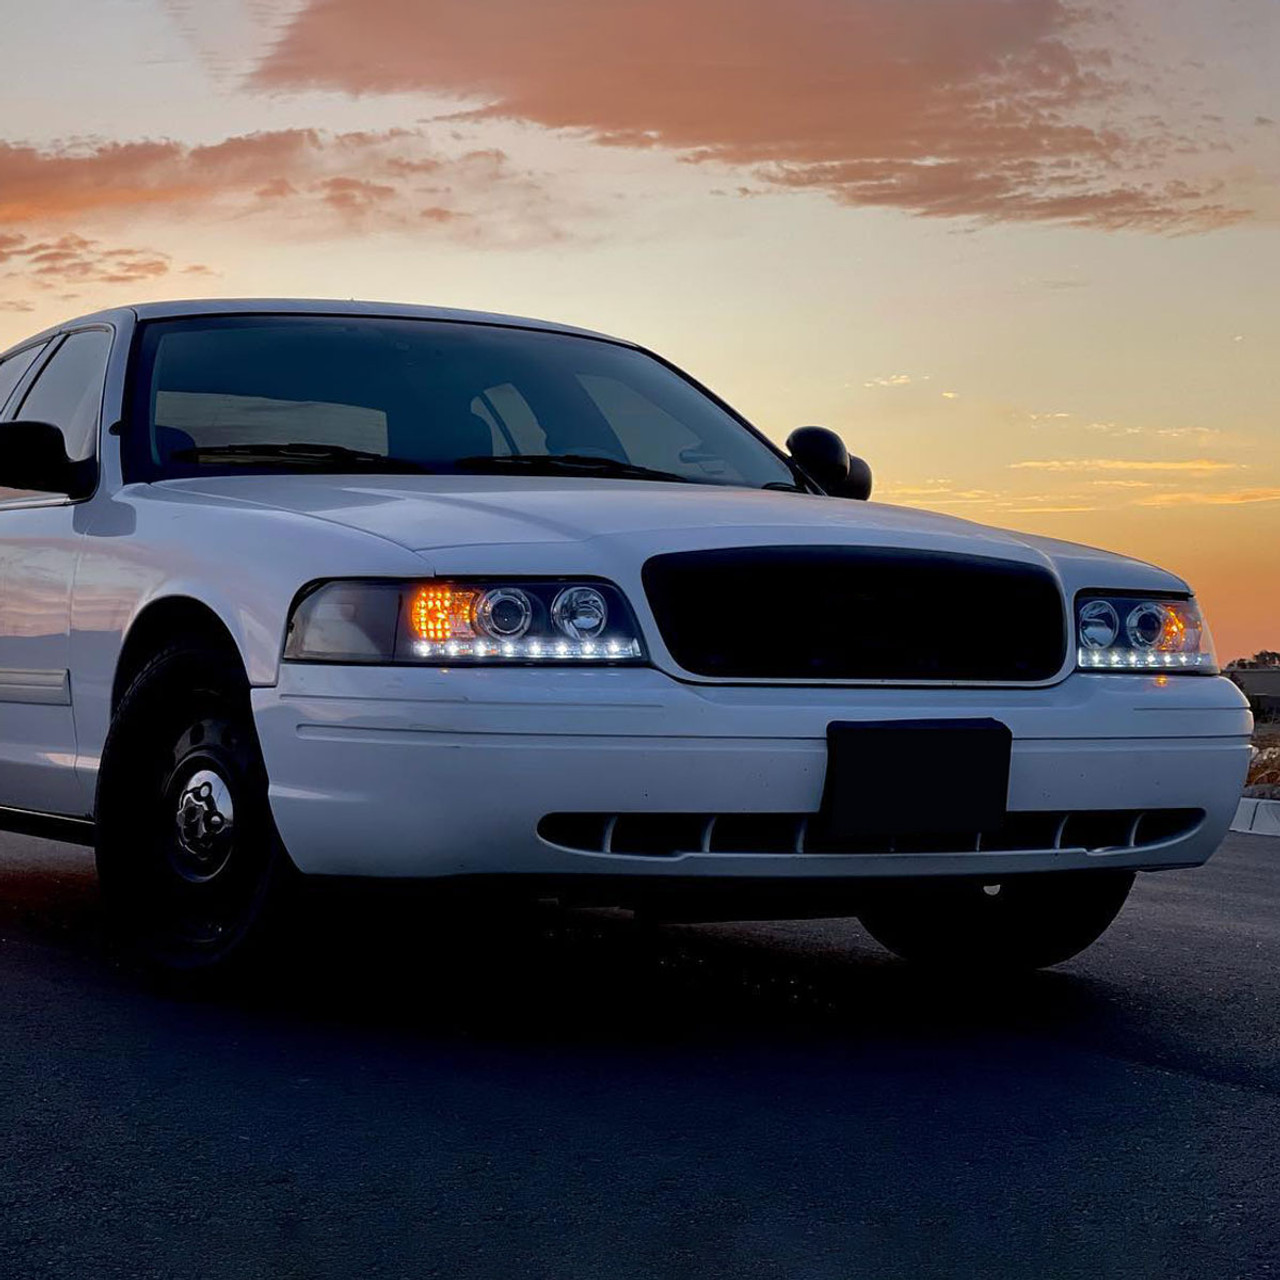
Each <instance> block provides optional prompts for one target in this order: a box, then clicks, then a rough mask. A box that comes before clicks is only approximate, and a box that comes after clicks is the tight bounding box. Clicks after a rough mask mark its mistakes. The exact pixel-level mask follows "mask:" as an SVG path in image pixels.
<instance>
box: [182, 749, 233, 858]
mask: <svg viewBox="0 0 1280 1280" xmlns="http://www.w3.org/2000/svg"><path fill="white" fill-rule="evenodd" d="M177 825H178V842H179V844H181V846H182V848H183V850H184V851H185V852H186V853H187V854H189V855H190V856H191V857H192V858H194V859H195V860H196V862H197V863H198V864H200V865H201V866H202V867H204V868H205V869H206V870H207V869H208V864H209V863H211V862H213V861H214V860H215V859H218V858H219V857H221V856H223V855H224V854H225V852H226V851H227V850H228V848H229V846H230V844H231V837H232V834H233V832H234V830H235V805H234V804H233V803H232V801H231V791H230V788H229V787H228V786H227V784H226V782H225V781H224V780H223V779H222V778H221V777H220V776H219V775H218V774H217V773H215V772H214V771H213V770H212V769H201V770H199V771H198V772H197V773H194V774H192V775H191V778H190V779H189V780H188V782H187V785H186V786H185V787H184V788H183V790H182V792H181V794H180V795H179V796H178V812H177Z"/></svg>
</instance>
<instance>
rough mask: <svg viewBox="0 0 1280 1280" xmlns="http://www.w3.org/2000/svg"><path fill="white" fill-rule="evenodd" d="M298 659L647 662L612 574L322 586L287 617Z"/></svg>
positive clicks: (288, 651)
mask: <svg viewBox="0 0 1280 1280" xmlns="http://www.w3.org/2000/svg"><path fill="white" fill-rule="evenodd" d="M284 656H285V658H286V659H289V660H290V661H294V662H342V663H397V664H399V663H421V664H427V665H433V666H445V665H449V664H452V663H466V664H484V665H499V664H502V663H529V664H534V665H539V666H547V665H554V664H556V663H569V664H573V665H578V664H582V663H596V664H608V663H619V662H631V663H634V662H642V661H644V660H645V649H644V643H643V641H642V640H641V638H640V630H639V627H638V626H637V625H636V621H635V615H634V614H633V613H632V611H631V607H630V605H629V604H628V603H627V601H626V598H625V597H624V596H623V594H622V592H621V591H619V590H618V588H617V587H615V586H613V585H612V584H611V583H607V582H565V581H547V580H536V579H512V580H509V581H501V582H493V581H447V582H446V581H439V580H433V581H429V582H377V581H373V582H367V581H335V582H324V583H319V584H316V585H315V586H314V587H312V588H310V589H309V590H307V591H306V592H304V593H303V594H302V596H301V597H300V598H299V600H298V601H297V603H296V604H295V606H294V610H293V614H292V616H291V617H290V619H289V632H288V638H287V639H286V641H285V651H284Z"/></svg>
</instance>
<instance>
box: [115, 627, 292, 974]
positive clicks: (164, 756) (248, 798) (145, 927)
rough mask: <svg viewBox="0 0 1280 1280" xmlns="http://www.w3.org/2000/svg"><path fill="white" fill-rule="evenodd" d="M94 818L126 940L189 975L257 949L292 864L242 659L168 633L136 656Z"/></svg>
mask: <svg viewBox="0 0 1280 1280" xmlns="http://www.w3.org/2000/svg"><path fill="white" fill-rule="evenodd" d="M96 817H97V864H98V876H99V879H100V881H101V886H102V894H103V899H104V903H105V905H106V908H107V912H108V917H109V920H110V921H111V923H112V925H113V926H114V931H115V932H116V933H117V934H118V935H119V936H120V938H121V940H122V941H123V942H124V943H125V945H126V946H127V947H128V948H129V949H130V950H132V951H133V952H134V953H135V954H137V955H138V956H139V957H140V958H142V959H143V960H144V961H145V962H147V963H148V964H149V965H151V966H153V967H155V968H157V969H159V970H161V971H162V972H165V973H168V974H170V975H183V976H185V977H186V978H187V979H188V980H190V981H191V982H196V983H198V982H200V981H203V980H215V979H216V980H218V981H221V980H224V979H226V978H228V977H230V976H232V975H234V974H238V973H242V972H244V971H245V970H246V969H247V968H248V967H249V966H250V964H251V963H252V961H253V960H254V959H256V958H257V957H258V956H259V955H260V954H261V951H262V950H263V944H264V942H265V940H267V939H268V938H269V936H270V932H271V928H272V926H273V925H274V924H275V923H276V922H277V919H278V917H279V916H280V915H281V914H282V910H283V907H284V904H285V902H286V900H287V898H288V897H289V896H290V890H291V888H292V887H293V881H294V879H295V878H296V875H297V873H296V872H295V871H294V869H293V866H292V864H291V863H290V862H289V859H288V855H287V854H286V853H285V851H284V849H283V847H282V845H281V843H280V839H279V836H278V835H277V833H276V829H275V825H274V823H273V822H272V819H271V811H270V807H269V805H268V802H267V777H266V770H265V768H264V767H263V763H262V754H261V750H260V748H259V746H258V740H257V734H256V732H255V731H254V726H253V716H252V712H251V710H250V706H249V689H248V682H247V681H246V679H245V676H244V672H243V670H242V669H241V667H240V664H239V662H238V660H236V659H235V658H233V657H231V656H230V655H228V654H226V653H223V652H220V651H218V650H213V649H210V648H207V647H201V646H199V645H198V644H191V643H187V644H183V643H175V644H173V645H171V646H170V647H168V648H166V649H164V650H163V651H162V652H160V653H158V654H157V655H156V656H155V657H154V658H152V659H151V660H150V661H149V662H147V663H146V665H145V666H143V668H142V669H141V670H140V671H139V672H138V674H137V676H136V677H135V678H134V679H133V681H132V682H131V683H130V685H129V688H128V689H127V690H126V692H125V694H124V696H123V697H122V698H121V700H120V705H119V707H118V709H117V711H116V715H115V718H114V719H113V721H112V725H111V731H110V733H109V734H108V736H107V742H106V746H105V748H104V751H103V758H102V767H101V771H100V773H99V780H98V797H97V814H96Z"/></svg>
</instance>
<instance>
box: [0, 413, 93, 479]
mask: <svg viewBox="0 0 1280 1280" xmlns="http://www.w3.org/2000/svg"><path fill="white" fill-rule="evenodd" d="M93 483H94V464H93V461H92V460H91V459H86V460H85V461H84V462H72V461H71V459H70V458H68V457H67V445H66V441H65V440H64V439H63V436H62V432H61V431H60V430H59V429H58V428H57V427H55V426H54V425H53V424H52V423H50V422H5V423H0V485H3V486H4V487H5V488H6V489H34V490H36V491H37V492H39V493H65V494H66V495H67V496H68V497H71V498H81V497H84V496H86V495H87V494H89V493H91V492H92V491H93Z"/></svg>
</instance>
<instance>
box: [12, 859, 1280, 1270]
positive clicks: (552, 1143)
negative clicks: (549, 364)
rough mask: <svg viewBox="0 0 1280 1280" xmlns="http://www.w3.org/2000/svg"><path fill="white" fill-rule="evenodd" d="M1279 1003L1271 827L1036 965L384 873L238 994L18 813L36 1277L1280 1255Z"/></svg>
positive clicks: (24, 1115)
mask: <svg viewBox="0 0 1280 1280" xmlns="http://www.w3.org/2000/svg"><path fill="white" fill-rule="evenodd" d="M1278 1033H1280V840H1276V839H1267V838H1264V837H1259V836H1232V837H1230V838H1229V839H1228V841H1227V843H1226V845H1225V846H1224V847H1223V849H1222V850H1221V852H1220V853H1219V854H1218V855H1217V856H1216V857H1215V859H1214V861H1213V862H1212V863H1211V864H1210V865H1209V866H1208V867H1206V868H1203V869H1201V870H1198V871H1185V872H1166V873H1163V874H1160V875H1150V876H1143V877H1140V878H1139V881H1138V884H1137V886H1136V888H1135V890H1134V893H1133V896H1132V897H1131V899H1130V902H1129V904H1128V906H1127V907H1126V909H1125V911H1124V912H1123V913H1122V914H1121V916H1120V919H1119V920H1118V921H1117V923H1116V924H1115V925H1114V926H1113V927H1112V929H1111V931H1110V932H1109V933H1108V934H1107V935H1106V936H1105V937H1104V938H1103V940H1102V941H1101V942H1099V943H1098V944H1097V945H1096V946H1095V947H1094V948H1092V949H1091V950H1090V951H1088V952H1086V953H1085V954H1084V955H1083V956H1081V957H1079V958H1078V959H1077V960H1075V961H1073V962H1072V963H1070V964H1067V965H1063V966H1061V967H1059V968H1058V969H1056V970H1053V971H1050V972H1046V973H1040V974H1035V975H1032V976H1030V977H1025V978H1021V979H1018V980H1014V981H1009V982H1004V983H983V984H977V985H961V984H959V983H957V982H945V981H940V980H938V979H926V978H922V977H920V976H918V975H916V974H914V973H913V972H912V971H910V970H909V969H907V968H906V967H905V966H903V965H901V964H899V963H898V962H897V961H895V960H893V959H891V958H890V957H888V956H887V955H886V954H885V953H884V952H882V951H881V950H880V949H879V948H878V947H877V946H876V945H875V944H874V943H873V942H872V941H871V940H870V939H869V938H868V937H867V936H866V935H865V934H864V933H863V932H862V931H861V930H860V929H859V928H858V926H857V925H856V924H853V923H849V922H843V921H820V922H809V923H804V924H773V925H761V924H753V925H723V926H701V927H692V926H669V927H654V926H650V925H646V924H644V923H638V922H636V921H634V920H632V919H630V918H629V917H626V916H624V915H621V914H612V915H610V914H584V913H578V914H571V913H561V912H558V911H555V910H552V909H550V908H544V909H541V910H538V911H535V912H532V913H528V914H524V915H515V916H512V915H508V914H506V913H503V912H493V913H490V914H489V915H486V916H483V917H480V918H479V919H476V920H472V921H467V920H465V919H457V920H454V921H453V922H452V924H451V925H450V926H449V927H448V928H445V927H444V926H442V925H441V924H440V923H439V922H433V921H432V920H431V918H430V917H429V916H425V915H424V914H423V913H422V912H421V910H420V909H419V904H417V903H415V902H412V901H404V902H391V901H385V900H383V899H376V900H375V899H372V898H367V897H366V896H364V895H358V894H357V895H352V896H349V897H348V898H346V899H344V900H343V901H342V902H341V903H339V904H328V905H326V906H325V907H324V909H323V910H318V911H317V912H316V913H315V918H314V920H313V921H312V922H311V924H310V925H309V932H308V934H307V935H306V936H305V937H302V938H300V939H299V941H298V944H297V946H296V948H295V949H294V951H293V954H292V955H291V957H290V958H289V959H288V960H287V961H286V962H284V963H282V964H281V965H278V966H277V967H276V968H274V969H272V970H271V971H270V972H268V973H267V974H266V975H264V977H263V978H262V979H261V981H259V982H258V983H257V984H255V986H254V988H253V989H252V990H251V991H247V992H241V993H240V994H238V995H235V996H224V997H222V998H220V999H217V1000H206V1001H201V1002H197V1001H190V1000H181V999H177V998H175V997H173V996H170V995H165V994H162V993H159V992H157V991H156V990H154V989H153V988H152V987H150V986H148V984H147V983H146V982H145V981H144V980H142V979H141V978H140V977H139V976H138V975H136V974H135V973H133V972H131V971H130V970H129V969H128V968H127V967H125V966H123V965H121V964H120V963H118V962H117V961H115V960H114V959H113V958H112V957H111V955H110V953H109V951H108V950H107V949H105V947H104V944H103V941H102V938H101V928H100V919H99V914H98V906H97V896H96V887H95V882H94V878H93V869H92V860H91V858H90V857H89V856H88V855H87V854H86V852H85V851H84V850H80V849H73V848H68V847H64V846H59V845H52V844H47V843H43V842H40V841H36V840H25V839H19V838H17V837H12V838H0V1122H2V1125H3V1129H2V1131H0V1132H2V1137H3V1145H2V1146H0V1276H3V1277H6V1278H7V1280H19V1278H24V1277H34V1276H56V1277H93V1278H95V1280H97V1278H99V1277H102V1278H104V1280H105V1278H107V1277H129V1278H130V1280H143V1278H145V1277H183V1278H184V1280H187V1278H190V1277H205V1276H208V1277H241V1276H253V1277H259V1276H261V1277H270V1278H271V1280H283V1278H285V1277H295V1276H296V1277H308V1278H310V1277H329V1276H335V1277H339V1276H357V1277H382V1276H387V1277H406V1278H410V1280H417V1278H419V1277H443V1278H445V1280H468V1278H470V1277H502V1278H506V1277H515V1278H517V1280H540V1278H542V1277H546V1278H547V1280H570V1278H576V1277H597V1276H599V1277H610V1278H617V1280H629V1278H630V1277H655V1278H658V1280H668V1278H672V1280H684V1278H686V1277H688V1278H689V1280H693V1278H695V1277H696V1278H698V1280H718V1278H720V1277H724V1278H726V1280H750V1278H754V1277H779V1278H782V1277H785V1278H787V1280H791V1278H793V1277H794V1278H797V1280H850V1278H851V1277H864V1276H865V1277H869V1278H871V1277H874V1278H875V1280H896V1278H897V1277H902V1278H903V1280H922V1278H927V1277H965V1278H966V1280H969V1278H976V1280H994V1278H999V1277H1033V1278H1035V1280H1046V1278H1056V1277H1082V1278H1084V1277H1088V1278H1089V1280H1097V1278H1098V1277H1111V1276H1126V1277H1128V1276H1132V1277H1153V1278H1159V1280H1171V1278H1176V1277H1184V1276H1185V1277H1196V1278H1197V1280H1230V1278H1233V1277H1254V1276H1272V1275H1280V1035H1278Z"/></svg>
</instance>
